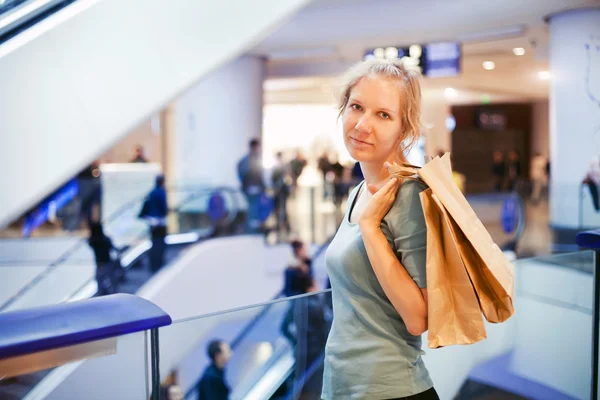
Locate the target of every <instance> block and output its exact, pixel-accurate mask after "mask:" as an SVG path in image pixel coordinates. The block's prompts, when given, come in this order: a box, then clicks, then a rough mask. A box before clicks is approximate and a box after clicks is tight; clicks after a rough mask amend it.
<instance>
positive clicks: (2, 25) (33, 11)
mask: <svg viewBox="0 0 600 400" xmlns="http://www.w3.org/2000/svg"><path fill="white" fill-rule="evenodd" d="M75 1H77V0H34V1H25V2H22V3H20V4H17V5H15V6H10V7H9V6H4V7H2V8H4V11H2V10H0V45H1V44H2V43H4V42H6V41H8V40H9V39H11V38H13V37H15V36H16V35H18V34H19V33H21V32H23V31H24V30H26V29H28V28H30V27H32V26H33V25H35V24H36V23H38V22H40V21H42V20H43V19H45V18H46V17H48V16H50V15H52V14H54V13H56V12H57V11H60V10H61V9H63V8H65V7H66V6H68V5H69V4H71V3H73V2H75ZM9 4H10V3H9Z"/></svg>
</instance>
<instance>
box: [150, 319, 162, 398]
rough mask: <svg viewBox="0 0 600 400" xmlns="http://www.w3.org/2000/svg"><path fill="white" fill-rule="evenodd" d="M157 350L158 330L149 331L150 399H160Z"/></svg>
mask: <svg viewBox="0 0 600 400" xmlns="http://www.w3.org/2000/svg"><path fill="white" fill-rule="evenodd" d="M159 353H160V351H159V348H158V328H153V329H151V330H150V363H151V370H152V399H153V400H161V399H160V363H159V361H160V360H159Z"/></svg>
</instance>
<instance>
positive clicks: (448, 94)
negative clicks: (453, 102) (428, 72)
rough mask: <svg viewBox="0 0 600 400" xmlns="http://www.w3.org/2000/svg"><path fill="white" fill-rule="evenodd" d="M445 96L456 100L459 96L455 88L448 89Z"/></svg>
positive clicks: (445, 90)
mask: <svg viewBox="0 0 600 400" xmlns="http://www.w3.org/2000/svg"><path fill="white" fill-rule="evenodd" d="M444 96H445V97H446V98H448V99H454V98H456V97H457V96H458V91H457V90H456V89H454V88H451V87H447V88H446V89H444Z"/></svg>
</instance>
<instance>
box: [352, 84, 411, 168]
mask: <svg viewBox="0 0 600 400" xmlns="http://www.w3.org/2000/svg"><path fill="white" fill-rule="evenodd" d="M401 94H402V88H401V86H400V83H399V82H398V81H397V80H394V79H389V78H384V77H379V76H375V77H368V78H362V79H361V80H359V81H358V83H357V84H356V85H355V86H354V88H353V89H352V91H351V92H350V98H349V100H348V104H347V105H346V108H345V109H344V112H343V114H342V122H343V129H344V144H345V145H346V149H348V152H349V153H350V156H352V158H354V159H355V160H357V161H360V162H365V163H371V162H380V163H383V162H385V161H394V160H396V158H397V155H398V152H399V146H400V143H401V140H402V123H401V119H402V116H401V115H400V101H401V98H400V97H401Z"/></svg>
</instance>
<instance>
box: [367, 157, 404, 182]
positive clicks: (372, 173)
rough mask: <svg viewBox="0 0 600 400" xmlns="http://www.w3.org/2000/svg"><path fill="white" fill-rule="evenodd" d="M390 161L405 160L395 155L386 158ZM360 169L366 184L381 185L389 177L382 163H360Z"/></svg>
mask: <svg viewBox="0 0 600 400" xmlns="http://www.w3.org/2000/svg"><path fill="white" fill-rule="evenodd" d="M388 161H389V162H390V163H393V162H406V160H404V159H400V158H398V157H396V158H395V159H393V160H388ZM360 169H361V171H362V173H363V176H364V177H365V181H366V183H367V184H370V185H375V186H378V187H379V186H381V184H383V183H385V181H386V180H387V179H388V178H389V176H390V173H389V172H388V170H387V168H385V167H384V163H381V162H371V163H365V162H361V163H360Z"/></svg>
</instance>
